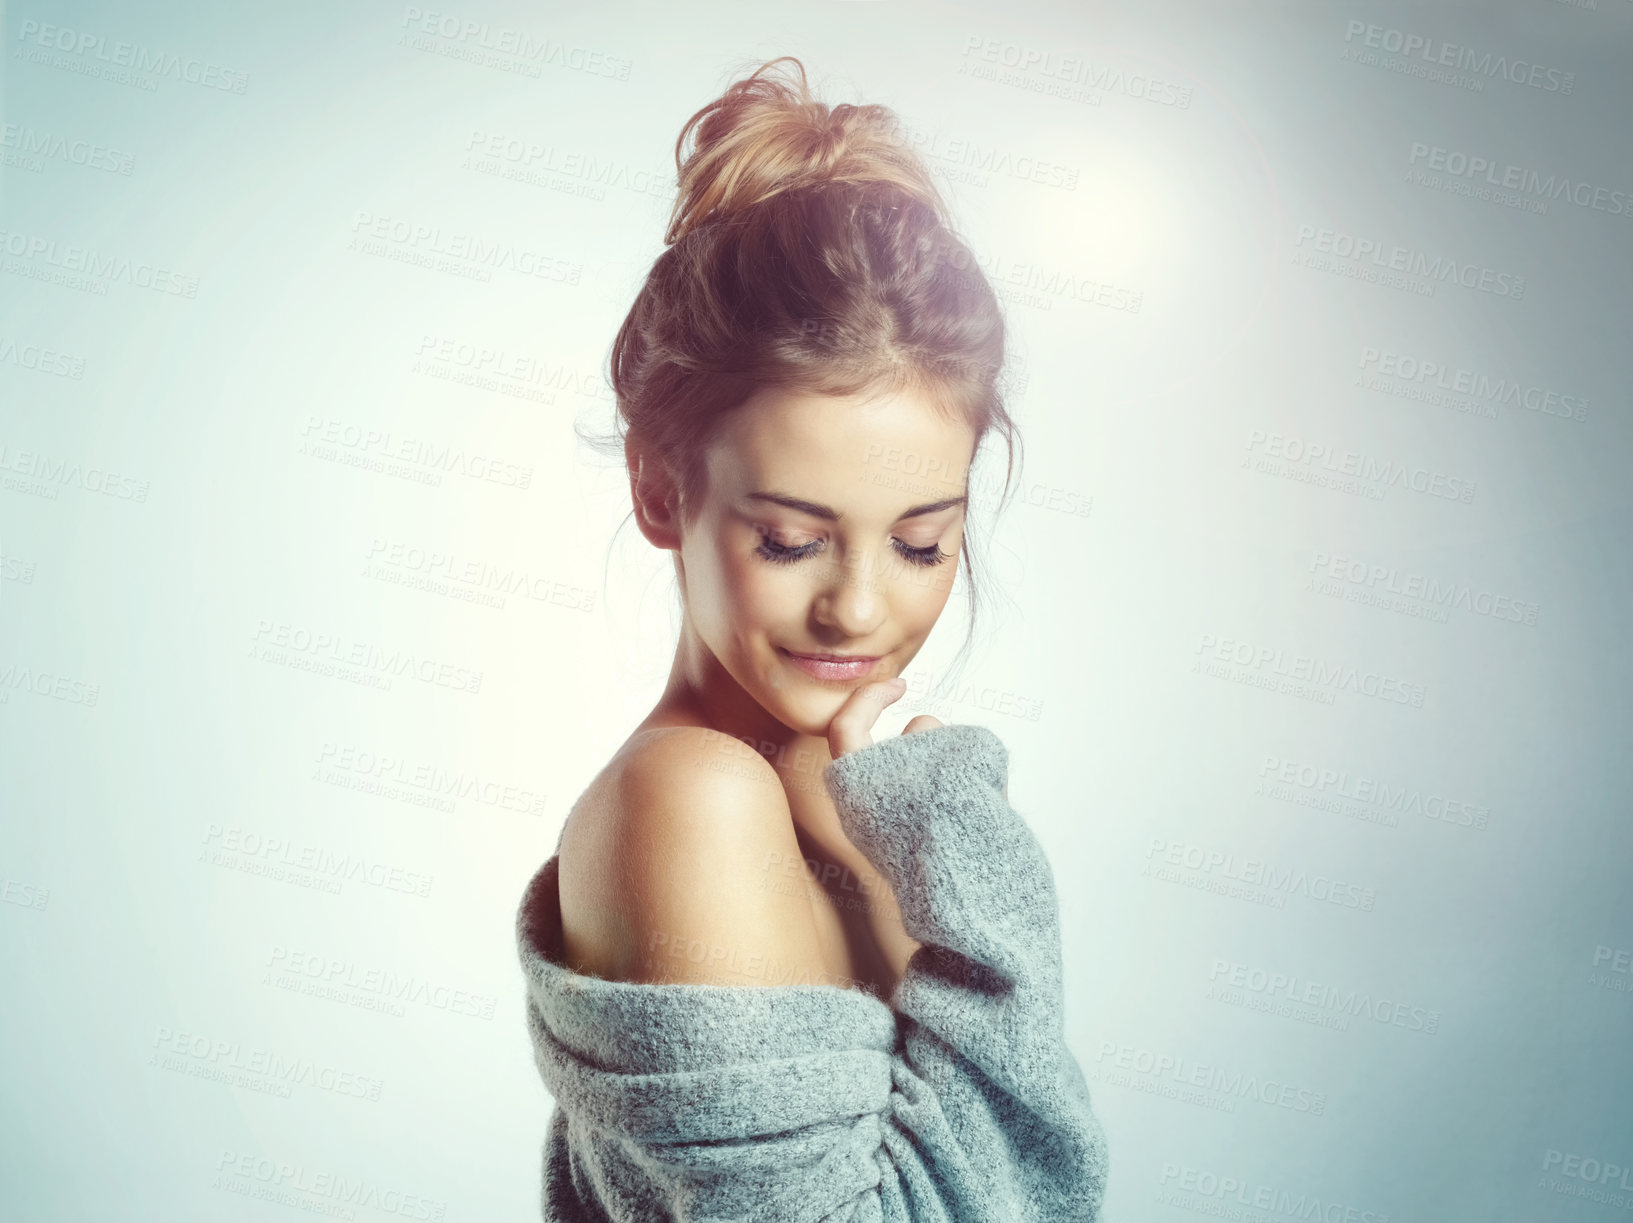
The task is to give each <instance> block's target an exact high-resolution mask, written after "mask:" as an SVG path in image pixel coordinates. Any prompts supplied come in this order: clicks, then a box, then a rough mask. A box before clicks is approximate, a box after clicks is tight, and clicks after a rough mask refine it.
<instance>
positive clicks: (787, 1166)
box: [516, 724, 1107, 1223]
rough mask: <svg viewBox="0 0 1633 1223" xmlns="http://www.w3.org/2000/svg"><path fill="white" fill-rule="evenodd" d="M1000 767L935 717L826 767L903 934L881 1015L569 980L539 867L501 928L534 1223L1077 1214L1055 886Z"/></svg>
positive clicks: (792, 990)
mask: <svg viewBox="0 0 1633 1223" xmlns="http://www.w3.org/2000/svg"><path fill="white" fill-rule="evenodd" d="M1008 764H1009V754H1008V751H1007V750H1006V749H1005V747H1004V745H1003V743H1002V741H1001V740H999V738H998V736H997V735H996V734H994V733H993V732H992V731H991V730H988V729H987V728H986V727H982V726H973V725H964V724H953V725H947V726H938V727H933V728H931V729H930V730H925V731H916V732H914V733H912V734H908V735H896V736H892V737H889V738H885V739H880V740H879V741H877V742H875V743H873V744H871V745H869V746H867V747H865V748H861V749H860V750H858V751H854V752H850V753H847V754H846V755H844V756H841V757H840V758H839V759H838V760H836V761H834V762H833V763H832V764H830V765H829V766H828V767H827V768H826V769H825V770H824V772H823V782H824V784H825V785H826V786H827V789H828V793H829V795H830V796H831V797H832V798H833V801H834V806H835V809H836V810H837V812H838V815H839V820H840V826H841V827H842V828H843V829H844V831H845V834H846V836H848V837H849V838H850V840H851V842H852V843H853V844H854V845H855V846H856V847H857V849H859V850H860V851H861V852H862V853H863V854H865V855H866V856H867V858H868V859H869V861H871V862H872V863H873V865H874V866H875V867H876V868H877V869H878V870H879V871H880V873H881V874H882V875H884V877H885V878H886V879H887V880H888V882H889V883H890V886H891V889H892V890H893V892H894V893H895V897H896V901H897V903H898V905H899V907H900V910H901V917H902V926H903V928H904V929H905V930H906V931H907V933H908V934H909V935H911V936H912V937H913V938H914V939H916V940H917V941H918V942H920V943H921V944H923V946H922V947H921V948H920V949H919V950H917V951H915V952H914V953H913V955H912V958H911V959H910V960H909V961H908V963H907V969H906V972H905V973H904V974H903V976H902V978H901V981H900V982H899V983H898V984H897V986H896V989H895V991H894V993H893V994H892V995H891V998H890V1001H889V1002H888V1003H886V1002H884V1001H882V1000H881V999H879V998H878V997H877V996H875V995H873V994H869V993H866V992H863V991H861V990H856V989H845V988H840V987H838V986H833V985H787V986H776V987H761V986H746V987H745V986H732V985H698V984H687V983H662V984H648V983H632V982H620V981H609V980H605V979H603V978H600V977H590V976H585V975H582V974H579V973H575V972H573V971H572V970H571V969H569V968H567V967H566V966H565V964H564V962H563V957H562V953H561V911H560V903H559V896H560V893H559V890H558V874H557V870H558V867H559V863H560V858H559V854H557V855H554V856H552V857H551V858H550V859H549V861H547V862H546V863H545V864H544V865H543V866H542V867H541V868H540V869H539V871H538V873H537V874H535V875H534V876H533V879H532V880H531V882H530V883H529V884H528V887H527V890H526V893H525V894H524V896H523V899H522V903H521V907H520V909H519V910H518V912H517V919H516V933H517V943H518V947H519V950H520V956H521V963H522V968H523V972H524V973H525V975H526V979H527V1026H528V1031H529V1033H530V1035H531V1037H532V1040H533V1047H534V1060H535V1062H536V1064H537V1066H538V1069H539V1075H540V1077H541V1078H542V1079H543V1081H544V1085H545V1087H546V1088H547V1089H548V1090H549V1092H550V1094H551V1096H552V1097H553V1098H554V1100H555V1108H554V1109H553V1111H552V1113H551V1115H550V1120H549V1124H548V1127H547V1131H546V1136H545V1142H544V1157H543V1186H542V1195H541V1206H542V1210H543V1217H544V1219H546V1220H549V1221H562V1223H591V1221H594V1223H609V1221H610V1223H657V1221H659V1220H662V1221H665V1223H726V1221H727V1220H733V1221H736V1220H754V1221H756V1223H758V1221H761V1220H763V1221H765V1223H875V1221H878V1223H908V1221H912V1223H931V1221H934V1223H1034V1221H1037V1223H1055V1221H1060V1223H1066V1221H1073V1223H1077V1221H1081V1223H1094V1221H1095V1220H1097V1219H1098V1218H1099V1213H1100V1203H1101V1199H1102V1198H1103V1197H1104V1194H1105V1183H1106V1173H1107V1155H1106V1141H1105V1135H1104V1132H1103V1130H1102V1128H1101V1126H1100V1122H1099V1121H1098V1119H1097V1118H1096V1117H1095V1114H1094V1112H1093V1111H1092V1109H1091V1108H1090V1103H1089V1090H1088V1085H1087V1083H1086V1082H1085V1080H1084V1077H1083V1072H1082V1069H1081V1067H1080V1066H1079V1065H1078V1063H1077V1061H1076V1059H1075V1058H1074V1057H1073V1056H1072V1054H1071V1052H1070V1050H1069V1049H1068V1048H1067V1046H1066V1043H1065V1039H1064V1034H1063V1022H1062V989H1061V960H1060V919H1059V906H1058V902H1057V900H1056V894H1055V885H1054V877H1053V874H1052V872H1051V871H1050V868H1049V864H1048V861H1047V860H1046V858H1045V857H1044V854H1043V850H1042V847H1041V846H1040V845H1039V844H1038V842H1037V840H1036V838H1035V837H1034V836H1033V835H1032V832H1031V830H1030V829H1029V828H1028V827H1027V825H1026V823H1025V822H1024V820H1023V819H1022V818H1021V816H1020V815H1019V814H1018V813H1017V812H1016V811H1015V810H1014V809H1013V808H1012V807H1011V806H1010V805H1009V803H1008V801H1007V799H1006V798H1005V796H1004V787H1005V782H1006V780H1007V771H1008ZM558 848H559V847H558Z"/></svg>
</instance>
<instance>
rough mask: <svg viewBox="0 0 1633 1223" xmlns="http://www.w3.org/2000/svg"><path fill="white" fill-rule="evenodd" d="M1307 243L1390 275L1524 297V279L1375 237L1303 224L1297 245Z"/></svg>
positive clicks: (1503, 295)
mask: <svg viewBox="0 0 1633 1223" xmlns="http://www.w3.org/2000/svg"><path fill="white" fill-rule="evenodd" d="M1305 243H1309V244H1310V247H1311V248H1312V249H1313V250H1315V251H1317V252H1319V253H1321V254H1323V255H1331V256H1333V257H1334V258H1337V259H1344V260H1349V261H1352V262H1353V263H1355V264H1356V265H1360V264H1363V263H1366V264H1371V265H1373V266H1374V267H1379V268H1384V269H1386V270H1387V271H1390V272H1400V273H1403V274H1405V275H1408V276H1421V277H1423V278H1424V279H1425V280H1430V281H1439V282H1442V283H1443V282H1445V281H1447V280H1451V281H1454V282H1455V283H1457V284H1460V285H1462V286H1463V287H1464V288H1465V289H1476V290H1478V291H1480V292H1481V293H1493V294H1495V295H1496V296H1498V297H1512V298H1515V299H1518V298H1521V297H1523V296H1525V277H1523V276H1516V275H1514V274H1513V273H1511V272H1500V271H1498V270H1497V269H1496V268H1488V267H1482V266H1480V265H1478V264H1474V263H1463V262H1460V261H1459V260H1456V259H1450V258H1447V257H1446V256H1445V255H1434V256H1430V255H1428V254H1426V253H1425V252H1423V251H1416V250H1413V249H1411V248H1410V247H1406V246H1393V245H1386V244H1385V243H1383V242H1380V241H1378V240H1377V239H1375V238H1357V237H1356V236H1355V235H1354V234H1348V233H1344V232H1343V231H1342V230H1336V229H1326V228H1317V227H1316V226H1314V225H1300V226H1299V227H1298V238H1297V240H1296V241H1295V243H1294V245H1295V246H1299V247H1303V246H1304V244H1305Z"/></svg>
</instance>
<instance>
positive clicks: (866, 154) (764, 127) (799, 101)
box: [663, 55, 945, 245]
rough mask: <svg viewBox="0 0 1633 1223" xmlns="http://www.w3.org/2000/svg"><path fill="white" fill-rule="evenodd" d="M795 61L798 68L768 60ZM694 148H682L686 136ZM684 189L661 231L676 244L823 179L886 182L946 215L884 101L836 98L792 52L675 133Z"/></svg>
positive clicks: (728, 92)
mask: <svg viewBox="0 0 1633 1223" xmlns="http://www.w3.org/2000/svg"><path fill="white" fill-rule="evenodd" d="M783 63H789V64H793V65H794V67H795V69H797V71H798V76H797V78H793V79H788V80H785V79H781V78H780V77H778V76H777V75H776V74H775V73H773V72H772V71H771V70H772V69H773V68H775V67H776V66H777V65H778V64H783ZM688 136H693V137H694V143H693V147H692V151H691V153H690V154H689V155H684V156H683V150H684V148H685V144H686V139H687V137H688ZM675 167H676V171H677V179H678V183H679V192H678V194H677V195H676V197H675V207H674V212H673V213H672V214H671V216H670V219H669V227H668V229H667V230H666V231H665V233H664V239H663V240H664V242H665V244H668V245H672V244H674V243H676V242H678V241H680V240H681V239H682V238H684V237H685V236H686V235H687V234H689V233H690V232H692V230H694V229H696V228H697V227H698V226H699V225H702V224H704V223H705V222H708V221H714V220H718V219H720V218H722V217H726V216H729V215H731V214H732V213H735V212H740V211H742V210H743V209H745V208H749V207H752V206H753V205H755V204H758V203H761V202H762V201H764V200H768V199H770V198H771V197H772V196H774V195H777V194H779V193H781V192H784V191H789V190H793V189H795V188H799V187H806V186H810V185H813V184H815V183H819V182H844V183H880V184H886V185H888V186H889V187H891V188H894V189H895V190H897V191H899V192H901V193H903V194H904V195H905V196H906V197H908V198H910V199H914V200H917V201H919V202H920V203H922V204H924V205H925V206H926V207H928V208H930V209H931V210H932V211H933V212H934V213H935V215H936V216H937V218H938V219H939V218H943V217H944V215H945V214H944V211H943V207H942V201H941V196H940V193H939V192H938V191H937V190H936V188H935V185H934V184H933V183H932V182H931V180H930V176H929V174H928V172H927V171H926V170H925V168H924V165H923V163H922V162H920V161H919V159H918V157H917V156H916V155H915V154H914V153H913V151H912V149H911V147H910V146H909V145H908V143H907V141H906V139H905V137H904V136H903V134H902V131H901V128H900V125H899V123H898V122H897V119H896V116H895V114H894V113H893V112H892V111H891V110H890V109H889V108H887V107H884V106H879V105H868V106H852V105H850V104H849V103H841V104H840V105H838V106H834V107H829V106H828V105H827V104H826V103H823V102H818V101H817V100H816V99H814V98H813V97H812V96H811V91H810V87H809V86H808V85H807V84H806V79H805V66H804V65H803V64H801V63H800V61H799V60H798V59H796V58H795V57H794V56H792V55H784V56H781V57H779V58H777V59H774V60H769V61H767V62H766V63H764V64H762V65H761V66H760V67H759V68H757V69H756V70H755V71H754V73H753V74H752V75H750V76H748V77H746V78H745V79H743V80H740V81H735V82H733V83H732V84H731V85H730V86H729V87H727V89H726V91H725V93H723V94H722V95H721V96H720V97H718V98H716V99H715V100H714V101H713V102H710V103H709V104H708V105H707V106H705V107H703V109H701V110H699V111H698V112H697V113H696V114H694V115H693V116H692V117H691V118H690V119H688V120H687V121H686V126H685V127H683V128H681V131H680V137H679V138H678V139H677V140H676V141H675Z"/></svg>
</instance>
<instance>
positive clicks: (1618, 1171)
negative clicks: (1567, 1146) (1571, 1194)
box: [1542, 1148, 1633, 1193]
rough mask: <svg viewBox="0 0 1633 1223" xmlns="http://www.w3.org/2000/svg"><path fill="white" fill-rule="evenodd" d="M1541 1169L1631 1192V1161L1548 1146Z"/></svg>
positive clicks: (1632, 1175)
mask: <svg viewBox="0 0 1633 1223" xmlns="http://www.w3.org/2000/svg"><path fill="white" fill-rule="evenodd" d="M1542 1170H1543V1171H1544V1172H1555V1173H1558V1174H1559V1175H1560V1176H1564V1177H1568V1178H1570V1179H1571V1180H1577V1181H1586V1182H1587V1183H1588V1184H1592V1185H1614V1186H1615V1187H1616V1188H1618V1189H1626V1190H1627V1191H1628V1192H1630V1193H1633V1180H1630V1179H1629V1178H1630V1177H1633V1161H1630V1162H1629V1163H1626V1164H1618V1163H1612V1162H1611V1161H1610V1160H1608V1159H1594V1158H1592V1157H1591V1156H1587V1155H1567V1154H1566V1153H1565V1152H1564V1151H1556V1150H1553V1149H1552V1148H1550V1149H1549V1150H1548V1151H1546V1152H1545V1153H1544V1154H1543V1156H1542Z"/></svg>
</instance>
